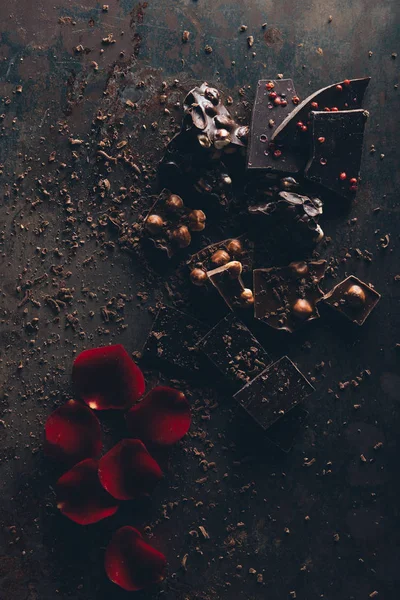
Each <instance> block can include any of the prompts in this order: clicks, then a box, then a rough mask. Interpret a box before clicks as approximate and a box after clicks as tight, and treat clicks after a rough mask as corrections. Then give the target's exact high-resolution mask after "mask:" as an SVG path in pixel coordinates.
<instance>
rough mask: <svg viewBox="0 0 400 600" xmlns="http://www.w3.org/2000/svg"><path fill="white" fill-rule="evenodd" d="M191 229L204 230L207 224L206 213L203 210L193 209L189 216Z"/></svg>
mask: <svg viewBox="0 0 400 600" xmlns="http://www.w3.org/2000/svg"><path fill="white" fill-rule="evenodd" d="M188 219H189V229H190V230H191V231H203V229H204V228H205V226H206V215H205V214H204V213H203V211H202V210H192V211H191V212H190V213H189V216H188Z"/></svg>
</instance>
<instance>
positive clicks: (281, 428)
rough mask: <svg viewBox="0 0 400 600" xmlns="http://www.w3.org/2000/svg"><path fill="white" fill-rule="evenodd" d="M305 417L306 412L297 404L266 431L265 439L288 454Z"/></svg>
mask: <svg viewBox="0 0 400 600" xmlns="http://www.w3.org/2000/svg"><path fill="white" fill-rule="evenodd" d="M307 416H308V412H307V411H306V410H304V408H303V407H302V406H300V404H298V405H297V406H295V407H294V408H292V409H291V410H289V412H287V413H286V414H285V415H283V417H282V418H280V419H278V421H276V423H274V424H273V425H272V426H271V427H270V428H269V429H268V431H267V433H266V437H267V438H268V439H269V440H270V441H271V442H272V443H273V444H275V445H276V446H278V448H280V449H281V450H282V451H283V452H289V451H290V450H291V449H292V448H293V444H294V442H295V438H296V436H297V435H298V433H299V431H300V429H301V427H302V425H303V423H304V422H305V420H306V419H307Z"/></svg>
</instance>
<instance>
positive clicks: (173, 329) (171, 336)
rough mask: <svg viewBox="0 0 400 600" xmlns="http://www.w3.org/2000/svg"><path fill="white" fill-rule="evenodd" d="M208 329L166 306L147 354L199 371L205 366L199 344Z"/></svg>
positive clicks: (152, 330) (146, 347)
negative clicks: (202, 365) (202, 364)
mask: <svg viewBox="0 0 400 600" xmlns="http://www.w3.org/2000/svg"><path fill="white" fill-rule="evenodd" d="M206 332H207V327H206V326H204V325H203V324H202V323H200V321H197V319H194V318H193V317H191V316H190V315H187V314H185V313H183V312H181V311H179V310H176V308H172V307H171V306H165V305H163V306H162V307H161V308H160V310H159V312H158V314H157V317H156V320H155V321H154V323H153V327H152V329H151V331H150V333H149V336H148V338H147V340H146V343H145V346H144V348H143V355H144V356H145V357H148V358H153V359H156V360H157V361H163V362H167V363H169V364H171V365H173V366H175V367H179V368H180V369H185V370H188V371H194V372H197V371H199V370H200V366H201V355H200V353H199V350H198V348H197V344H198V342H199V341H200V340H201V339H202V338H203V337H204V335H205V334H206Z"/></svg>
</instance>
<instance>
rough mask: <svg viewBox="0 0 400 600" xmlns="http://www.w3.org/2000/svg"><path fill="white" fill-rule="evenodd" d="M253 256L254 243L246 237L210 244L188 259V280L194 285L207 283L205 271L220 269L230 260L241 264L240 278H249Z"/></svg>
mask: <svg viewBox="0 0 400 600" xmlns="http://www.w3.org/2000/svg"><path fill="white" fill-rule="evenodd" d="M253 254H254V243H253V242H252V241H251V240H249V238H248V237H247V236H246V235H241V236H239V237H237V238H229V239H227V240H223V241H222V242H217V243H216V244H211V245H210V246H206V247H205V248H203V249H202V250H200V251H199V252H197V253H196V254H193V255H192V256H191V257H190V259H189V261H188V263H187V266H188V268H189V270H190V279H191V281H192V283H194V284H195V285H204V284H205V283H207V281H209V280H208V278H207V276H206V274H207V271H211V270H212V269H215V268H216V267H221V266H223V265H225V264H226V263H228V262H230V261H232V260H239V261H240V262H241V264H242V267H243V271H242V276H246V275H249V276H250V274H251V272H252V269H253ZM200 271H201V273H200ZM202 273H204V275H203V274H202Z"/></svg>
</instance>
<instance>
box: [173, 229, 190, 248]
mask: <svg viewBox="0 0 400 600" xmlns="http://www.w3.org/2000/svg"><path fill="white" fill-rule="evenodd" d="M170 237H171V241H172V242H173V243H174V244H176V245H177V246H178V247H179V248H187V247H188V246H189V244H190V242H191V241H192V236H191V235H190V233H189V229H188V228H187V227H186V225H181V226H180V227H178V228H177V229H174V230H173V231H172V232H171V235H170Z"/></svg>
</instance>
